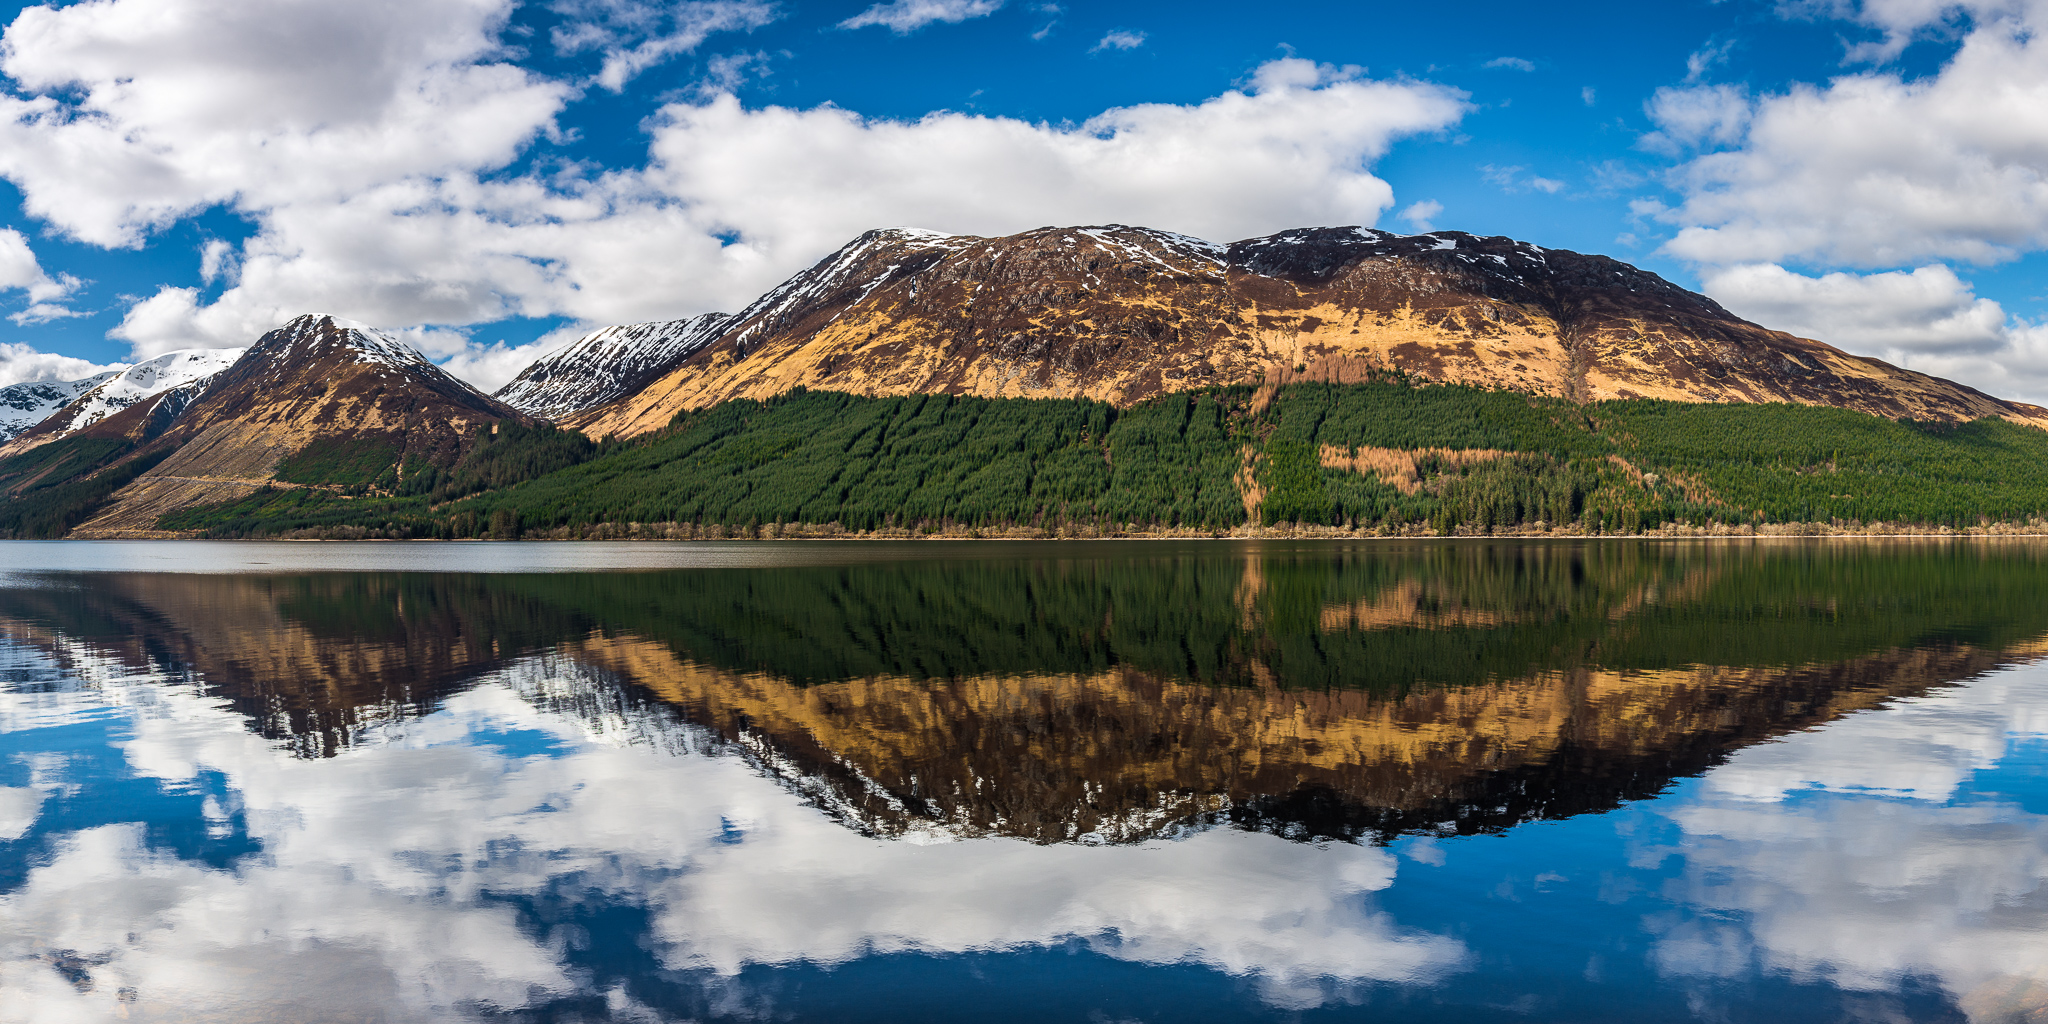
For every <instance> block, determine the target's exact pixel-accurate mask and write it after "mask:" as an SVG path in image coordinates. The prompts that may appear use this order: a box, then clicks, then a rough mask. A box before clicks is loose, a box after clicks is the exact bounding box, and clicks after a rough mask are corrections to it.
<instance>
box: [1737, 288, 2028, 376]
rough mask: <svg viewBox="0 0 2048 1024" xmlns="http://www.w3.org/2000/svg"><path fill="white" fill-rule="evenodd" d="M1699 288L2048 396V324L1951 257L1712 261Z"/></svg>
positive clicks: (1889, 355)
mask: <svg viewBox="0 0 2048 1024" xmlns="http://www.w3.org/2000/svg"><path fill="white" fill-rule="evenodd" d="M1703 287H1704V290H1705V291H1706V293H1707V294H1709V295H1711V296H1713V297H1714V298H1715V299H1717V300H1719V301H1720V302H1721V303H1722V304H1723V305H1725V306H1727V307H1728V308H1729V309H1730V310H1731V311H1733V312H1734V313H1735V314H1737V315H1738V316H1741V317H1743V318H1744V319H1748V320H1753V321H1755V322H1757V323H1760V324H1763V325H1764V326H1766V327H1770V328H1772V329H1774V330H1781V331H1787V332H1789V333H1792V334H1797V335H1799V336H1801V337H1806V338H1814V339H1817V340H1820V341H1825V342H1827V343H1828V344H1830V345H1834V346H1836V347H1838V348H1842V349H1846V350H1848V351H1851V352H1858V353H1863V354H1867V355H1875V356H1878V357H1879V358H1882V359H1885V360H1887V361H1889V362H1892V363H1896V364H1898V365H1900V366H1905V367H1907V368H1909V369H1914V370H1919V371H1921V372H1923V373H1931V374H1935V375H1936V376H1940V377H1947V378H1949V379H1951V380H1956V381H1960V382H1962V383H1964V384H1968V385H1970V386H1972V387H1975V388H1977V389H1979V390H1981V391H1986V392H1989V393H1991V394H1994V395H1998V396H2000V397H2002V398H2019V399H2023V400H2026V401H2032V402H2048V327H2042V326H2039V325H2034V324H2030V323H2027V322H2025V321H2022V320H2018V319H2016V318H2012V317H2009V316H2008V315H2007V314H2006V312H2005V310H2004V308H2003V307H2001V306H2000V305H1999V304H1998V303H1997V302H1994V301H1992V300H1990V299H1986V298H1981V297H1979V296H1978V295H1976V294H1975V292H1974V291H1973V290H1972V289H1971V287H1970V285H1969V283H1968V282H1966V281H1964V280H1963V279H1961V278H1960V277H1958V276H1956V273H1955V271H1953V270H1951V269H1949V268H1948V267H1946V266H1941V265H1938V264H1936V265H1930V266H1924V267H1920V268H1918V269H1916V270H1911V271H1890V272H1886V273H1878V274H1850V273H1842V272H1836V273H1830V274H1822V275H1819V276H1808V275H1805V274H1799V273H1795V272H1793V271H1790V270H1787V269H1785V268H1784V267H1781V266H1778V265H1777V264H1772V263H1761V264H1741V265H1737V266H1733V267H1720V268H1714V269H1711V270H1709V271H1708V272H1707V273H1706V275H1705V276H1704V282H1703Z"/></svg>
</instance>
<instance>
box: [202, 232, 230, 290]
mask: <svg viewBox="0 0 2048 1024" xmlns="http://www.w3.org/2000/svg"><path fill="white" fill-rule="evenodd" d="M234 272H235V247H234V246H233V245H231V244H229V243H228V242H226V241H224V240H222V239H219V238H209V239H207V240H206V244H204V245H202V246H200V247H199V279H200V280H202V281H205V282H206V283H207V284H212V283H213V282H215V281H217V280H219V279H220V278H221V277H222V276H223V275H226V276H230V277H231V276H233V275H234Z"/></svg>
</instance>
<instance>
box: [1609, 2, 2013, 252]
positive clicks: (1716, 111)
mask: <svg viewBox="0 0 2048 1024" xmlns="http://www.w3.org/2000/svg"><path fill="white" fill-rule="evenodd" d="M2032 7H2033V5H2031V4H2026V5H2021V4H2014V5H2012V6H2011V8H2010V9H2006V7H2005V5H1991V4H1982V5H1973V6H1972V9H1973V10H1974V11H1975V12H1976V14H1977V20H1976V21H1974V22H1973V25H1974V27H1973V28H1971V29H1970V30H1969V32H1968V33H1967V35H1966V36H1965V37H1964V38H1963V40H1962V42H1961V44H1960V46H1959V48H1958V49H1957V51H1956V52H1955V54H1954V56H1953V57H1952V58H1951V59H1950V60H1949V61H1948V62H1947V63H1946V64H1945V65H1944V66H1943V67H1942V68H1941V69H1940V71H1939V72H1938V73H1936V74H1933V75H1931V76H1926V77H1923V78H1917V79H1910V80H1909V79H1907V78H1906V77H1904V76H1903V75H1901V74H1899V73H1895V72H1888V71H1885V72H1881V71H1869V72H1863V73H1858V74H1850V75H1845V76H1842V77H1840V78H1837V79H1835V80H1833V81H1831V82H1829V83H1827V84H1826V85H1806V84H1801V85H1795V86H1794V87H1792V88H1791V89H1790V90H1788V91H1786V92H1783V93H1778V94H1771V95H1765V96H1760V97H1754V98H1752V97H1748V96H1745V95H1743V94H1741V93H1740V92H1739V91H1738V90H1736V89H1734V88H1733V87H1730V86H1712V87H1695V88H1687V89H1676V90H1661V91H1659V93H1658V94H1657V97H1656V98H1655V99H1653V100H1652V102H1651V109H1650V113H1651V116H1652V117H1653V118H1654V119H1655V120H1656V121H1657V124H1658V130H1657V132H1656V133H1655V134H1654V135H1652V136H1650V137H1648V138H1646V139H1645V140H1644V142H1645V145H1646V146H1648V147H1650V148H1653V149H1660V150H1662V151H1665V152H1675V151H1677V150H1678V149H1679V148H1681V147H1701V148H1706V149H1709V150H1711V151H1710V152H1706V153H1703V154H1701V155H1698V156H1695V157H1693V158H1692V159H1691V160H1689V161H1688V162H1687V163H1685V164H1684V165H1682V166H1681V167H1679V168H1678V169H1677V171H1676V173H1675V175H1674V177H1673V183H1674V184H1675V185H1676V186H1677V187H1678V188H1679V189H1680V190H1681V191H1682V192H1683V193H1684V194H1685V197H1686V198H1685V201H1684V202H1683V203H1682V204H1681V205H1679V206H1677V207H1676V208H1674V209H1673V210H1671V211H1669V212H1668V213H1667V215H1666V218H1665V219H1666V220H1668V221H1669V222H1671V223H1673V224H1675V225H1676V226H1678V228H1679V231H1678V234H1677V236H1676V237H1675V238H1674V239H1672V241H1671V242H1670V243H1669V245H1668V250H1669V251H1670V252H1672V253H1673V254H1675V255H1677V256H1680V257H1683V258H1685V259H1689V260H1694V261H1697V262H1701V263H1710V264H1733V263H1744V262H1778V261H1783V260H1787V259H1809V260H1817V261H1822V262H1825V263H1829V264H1833V265H1838V266H1860V267H1871V268H1889V267H1896V266H1900V265H1907V264H1911V263H1913V262H1916V261H1923V260H1930V259H1955V260H1968V261H1973V262H1988V261H1995V260H2001V259H2006V258H2010V257H2011V256H2012V255H2014V254H2015V253H2018V252H2021V251H2025V250H2030V249H2037V248H2041V247H2043V246H2044V245H2048V36H2043V35H2042V34H2040V33H2038V32H2037V31H2036V28H2037V26H2040V25H2043V24H2048V23H2044V22H2042V21H2041V20H2040V15H2038V14H2036V13H2035V12H2033V11H2032ZM1948 9H1949V7H1948V6H1947V5H1940V6H1937V5H1932V4H1899V5H1877V4H1866V5H1863V6H1862V7H1861V8H1858V10H1859V11H1860V12H1863V14H1864V15H1865V16H1871V17H1878V18H1880V20H1883V23H1884V24H1886V25H1898V26H1907V27H1921V26H1924V25H1926V24H1928V23H1929V19H1930V18H1933V17H1935V16H1937V15H1939V14H1940V13H1941V12H1943V11H1946V10H1948ZM1872 12H1879V13H1872ZM1882 12H1890V13H1882ZM1885 19H1888V20H1885Z"/></svg>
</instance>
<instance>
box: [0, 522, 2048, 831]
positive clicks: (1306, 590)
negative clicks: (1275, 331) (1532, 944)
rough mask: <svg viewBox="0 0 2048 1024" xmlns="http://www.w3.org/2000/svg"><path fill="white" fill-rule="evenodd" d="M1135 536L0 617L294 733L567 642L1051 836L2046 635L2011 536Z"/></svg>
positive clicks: (794, 744) (200, 588)
mask: <svg viewBox="0 0 2048 1024" xmlns="http://www.w3.org/2000/svg"><path fill="white" fill-rule="evenodd" d="M1128 550H1129V551H1130V552H1131V553H1130V554H1127V555H1126V554H1118V555H1116V556H1114V557H1099V558H1085V559H1084V558H1075V559H1067V560H1051V561H1049V560H1026V559H1016V560H1008V559H995V560H988V559H976V560H959V561H942V560H932V561H920V562H909V563H891V564H874V565H863V566H858V567H843V568H788V569H766V570H763V569H754V570H746V571H736V570H735V571H723V570H705V571H688V572H662V573H642V574H566V575H547V576H540V575H535V576H484V575H418V574H415V575H405V574H340V573H333V574H309V575H297V576H232V575H221V576H194V575H149V574H120V575H101V576H76V577H66V578H62V579H53V580H51V581H50V585H48V586H43V587H36V588H21V589H11V590H5V591H0V629H4V630H5V631H6V633H7V634H8V635H10V636H12V637H14V638H16V639H17V640H25V641H29V642H34V643H38V644H39V645H41V646H45V647H47V648H49V649H52V650H54V651H58V652H59V653H65V652H70V653H76V652H79V651H90V652H92V653H93V654H94V655H96V656H98V657H101V658H112V659H113V660H114V661H115V662H116V663H118V664H121V665H125V666H128V667H130V668H133V669H137V670H154V671H168V672H172V673H191V674H192V676H193V677H195V678H197V679H199V680H201V681H203V682H204V683H205V684H206V685H207V686H209V687H210V688H211V689H212V690H213V691H215V692H216V693H218V694H219V695H221V696H223V697H225V698H227V699H228V700H230V701H231V702H232V703H233V704H234V706H235V707H236V708H237V710H239V711H240V712H241V713H243V714H245V715H247V716H248V717H249V718H250V719H251V720H252V722H253V723H255V725H256V727H257V728H258V729H259V730H261V731H262V732H264V733H265V734H266V735H271V736H275V737H278V738H280V739H284V740H287V741H289V742H291V743H293V744H295V745H296V746H297V748H298V749H300V750H301V751H303V752H305V753H307V754H318V753H323V752H332V751H333V750H335V749H337V748H338V747H339V746H341V745H344V744H346V743H347V742H349V740H350V737H351V736H352V735H353V734H354V732H355V730H356V729H358V728H359V727H360V726H361V725H362V724H364V723H366V722H370V721H377V720H383V719H388V718H392V717H397V716H404V715H410V714H417V713H420V712H422V711H425V710H430V709H431V708H432V706H433V705H434V703H435V702H436V701H437V700H438V699H439V698H440V697H442V696H444V695H445V694H447V693H449V692H451V691H453V690H455V689H459V688H462V687H465V686H468V685H472V684H473V683H474V682H475V681H476V680H478V679H479V678H480V677H483V676H485V675H486V674H487V673H488V672H489V671H491V670H492V669H495V668H498V667H502V666H504V665H506V664H508V663H510V662H511V661H512V660H514V659H516V658H519V657H522V656H526V655H531V654H536V653H543V652H547V653H552V654H554V655H555V656H557V657H563V658H567V659H570V660H572V661H576V662H580V663H583V664H585V665H587V666H590V667H591V668H594V669H597V670H599V673H598V675H599V676H601V677H604V678H611V679H615V680H617V681H619V682H620V683H621V684H623V685H627V686H628V687H629V688H630V689H631V690H632V692H634V693H637V694H639V695H640V699H643V700H647V701H651V702H654V703H656V704H658V705H661V706H665V707H667V708H669V709H671V710H672V712H673V713H674V714H675V715H677V716H678V717H679V718H680V719H681V720H682V721H686V722H688V723H691V724H693V725H695V726H698V727H702V728H707V729H710V730H712V731H713V732H714V733H716V734H718V735H720V736H722V737H724V738H726V739H727V740H730V741H732V742H733V743H734V744H735V745H736V748H737V749H742V750H746V751H750V752H751V756H753V757H755V758H756V759H757V761H758V762H759V763H761V764H762V765H763V766H764V767H765V768H767V769H769V770H772V771H775V772H777V773H778V774H780V775H781V776H783V777H784V778H785V779H786V780H788V781H789V782H790V783H791V784H792V785H794V786H796V787H797V788H799V789H801V790H802V791H804V792H805V793H807V794H808V795H809V796H810V797H811V798H813V799H814V800H816V801H817V802H819V803H820V804H821V805H822V806H825V807H827V808H828V809H829V810H832V811H833V812H834V813H837V814H839V815H840V816H842V818H843V819H845V820H847V821H848V822H849V824H852V825H855V826H856V827H859V828H862V829H865V830H869V831H873V832H876V833H878V834H884V835H900V834H906V833H910V832H916V831H923V830H940V831H945V832H948V833H952V834H965V835H973V834H1003V835H1014V836H1021V837H1026V838H1031V839H1035V840H1039V841H1059V840H1066V839H1073V838H1078V837H1084V836H1092V837H1096V838H1100V839H1106V840H1111V841H1115V840H1123V839H1131V838H1137V837H1142V836H1147V835H1155V834H1159V833H1160V832H1161V831H1166V830H1172V829H1175V828H1180V827H1186V826H1189V825H1195V824H1201V823H1207V822H1214V821H1219V820H1232V821H1236V822H1238V823H1240V824H1243V825H1246V826H1249V827H1259V828H1267V829H1272V830H1275V831H1279V832H1282V833H1286V834H1297V835H1304V836H1315V835H1341V836H1360V835H1366V834H1375V833H1377V834H1387V833H1392V832H1399V831H1404V830H1411V829H1425V830H1443V829H1454V830H1460V831H1470V830H1475V829H1484V828H1492V827H1501V826H1505V825H1509V824H1512V823H1514V822H1517V821H1523V820H1528V819H1530V818H1535V817H1552V816H1560V815H1568V814H1575V813H1581V812H1584V811H1589V810H1597V809H1602V808H1606V807H1612V806H1614V805H1615V804H1616V803H1617V802H1619V801H1621V800H1624V799H1629V798H1632V797H1637V796H1644V795H1648V794H1650V793H1653V792H1655V791H1656V790H1657V789H1659V788H1660V787H1662V786H1663V785H1665V784H1666V783H1668V782H1669V781H1670V780H1671V779H1673V778H1675V777H1679V776H1682V775H1687V774H1691V773H1695V772H1698V771H1700V770H1702V769H1704V768H1705V767H1707V766H1708V765H1709V764H1711V763H1713V762H1714V761H1715V760H1716V759H1717V758H1719V757H1720V756H1722V755H1723V754H1725V753H1726V752H1727V751H1729V750H1731V749H1733V748H1736V747H1740V746H1743V745H1746V744H1749V743H1753V742H1756V741H1758V740H1761V739H1764V738H1767V737H1770V736H1773V735H1778V734H1781V733H1783V732H1785V731H1787V730H1791V729H1797V728H1802V727H1805V726H1808V725H1812V724H1815V723H1818V722H1824V721H1827V720H1829V719H1831V718H1834V717H1836V716H1838V715H1841V714H1844V713H1846V712H1848V711H1852V710H1855V709H1858V708H1861V707H1867V706H1870V705H1872V704H1874V703H1877V702H1880V701H1882V700H1884V699H1886V698H1887V697H1891V696H1896V695H1901V694H1909V693H1916V692H1920V691H1923V690H1925V689H1926V688H1928V687H1931V686H1937V685H1941V684H1944V683H1948V682H1952V681H1954V680H1957V679H1961V678H1965V677H1967V676H1970V675H1973V674H1975V673H1978V672H1981V671H1984V670H1986V669H1989V668H1992V667H1995V666H1997V665H1999V664H2002V663H2006V662H2010V661H2012V660H2015V659H2020V658H2028V657H2032V656H2034V655H2035V654H2037V653H2039V652H2040V651H2041V650H2042V649H2043V648H2042V638H2043V637H2044V635H2048V608H2044V607H2042V605H2041V602H2039V601H2038V599H2037V595H2039V594H2041V593H2044V592H2048V587H2044V584H2048V551H2044V550H2043V549H2041V548H2037V547H2033V546H2020V545H2004V546H2000V545H1991V544H1963V545H1956V544H1897V543H1894V544H1866V543H1854V544H1842V543H1830V544H1822V545H1780V546H1771V545H1701V546H1677V545H1663V546H1658V545H1643V544H1584V545H1574V544H1535V545H1517V544H1489V545H1480V544H1456V545H1416V546H1408V547H1396V546H1386V547H1364V548H1358V547H1354V548H1350V549H1348V550H1347V549H1333V548H1324V549H1313V548H1287V547H1271V546H1268V547H1263V548H1262V547H1256V546H1254V547H1214V548H1207V549H1204V553H1190V552H1189V551H1187V550H1186V549H1180V550H1175V551H1171V552H1169V553H1167V554H1163V555H1154V554H1148V553H1147V552H1148V550H1150V549H1147V548H1144V547H1135V546H1134V547H1132V548H1130V549H1128Z"/></svg>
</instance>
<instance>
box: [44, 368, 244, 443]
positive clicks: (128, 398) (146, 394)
mask: <svg viewBox="0 0 2048 1024" xmlns="http://www.w3.org/2000/svg"><path fill="white" fill-rule="evenodd" d="M247 351H248V349H245V348H199V349H187V350H184V351H182V352H166V353H164V354H163V355H160V356H156V357H154V358H150V359H145V360H143V361H142V362H139V363H136V364H135V365H133V366H130V367H128V368H127V369H125V370H122V371H121V372H119V373H116V374H113V375H111V376H109V377H106V378H104V379H102V380H101V381H100V383H99V384H98V385H96V386H94V387H93V388H92V389H90V390H88V391H86V392H85V393H84V394H83V395H81V396H79V398H78V399H77V400H76V401H74V402H72V403H71V404H69V405H67V406H65V407H64V408H63V409H61V410H60V411H58V412H57V413H56V414H55V415H52V416H51V417H50V418H49V419H50V427H51V428H53V429H54V432H56V433H58V434H73V433H77V432H78V431H81V430H84V429H85V428H87V427H90V426H92V425H93V424H95V423H98V422H99V421H101V420H103V419H106V418H107V417H109V416H112V415H114V414H115V413H117V412H120V411H121V410H123V409H126V408H128V407H130V406H132V405H135V404H136V403H138V402H142V401H146V400H148V399H151V398H155V397H156V396H158V395H161V394H164V393H166V392H171V391H181V390H182V391H189V392H191V393H192V394H197V392H199V391H200V390H203V389H204V388H205V386H206V384H207V382H208V381H211V380H212V379H213V378H214V377H216V376H218V375H219V374H220V372H221V371H222V370H225V369H227V368H228V367H230V366H233V365H235V361H236V360H238V359H240V358H242V354H243V353H245V352H247ZM188 397H189V396H188Z"/></svg>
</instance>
